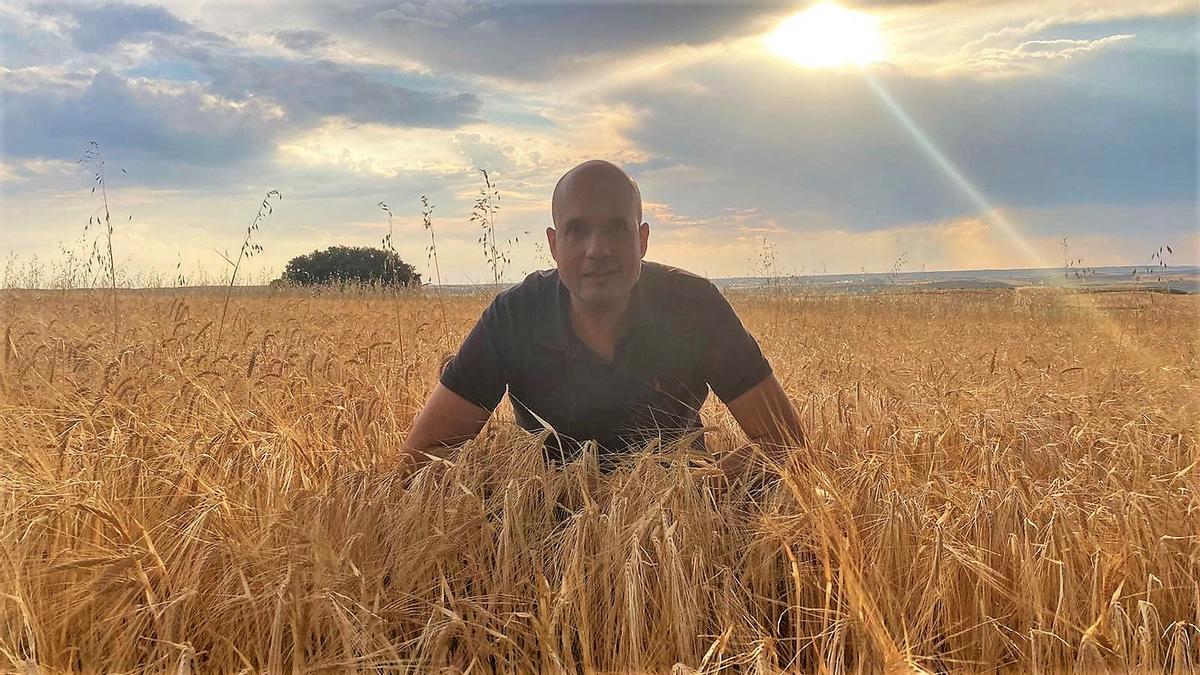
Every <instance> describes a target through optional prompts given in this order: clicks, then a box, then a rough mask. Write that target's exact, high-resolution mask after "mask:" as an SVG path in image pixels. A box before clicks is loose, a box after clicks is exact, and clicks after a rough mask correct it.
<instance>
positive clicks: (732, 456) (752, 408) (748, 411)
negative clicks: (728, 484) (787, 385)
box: [718, 373, 804, 478]
mask: <svg viewBox="0 0 1200 675" xmlns="http://www.w3.org/2000/svg"><path fill="white" fill-rule="evenodd" d="M725 405H726V407H728V408H729V412H730V414H732V415H733V418H734V419H735V420H737V423H738V425H739V426H741V427H742V431H744V432H746V436H747V438H748V439H749V441H750V444H749V445H745V446H742V447H741V448H738V449H737V450H735V451H734V452H731V453H729V454H728V455H726V456H725V457H724V458H722V459H721V461H720V462H719V464H718V466H719V467H720V468H721V470H722V471H723V472H724V473H725V475H726V476H728V477H730V478H737V477H739V476H742V475H744V474H745V473H746V471H748V470H749V469H750V468H752V467H753V466H754V465H755V463H756V460H758V458H759V453H760V452H761V454H762V455H763V456H765V458H766V459H768V460H770V461H772V462H776V463H778V462H782V461H784V460H785V458H786V456H787V451H788V450H789V449H792V448H799V447H803V446H804V430H803V429H802V428H801V426H800V418H799V416H798V415H797V414H796V409H795V408H794V407H793V406H792V402H791V400H789V399H788V397H787V393H785V392H784V390H783V386H782V385H781V384H780V383H779V380H778V379H777V378H776V377H775V374H774V373H771V374H769V375H767V376H766V377H765V378H763V380H762V381H761V382H759V383H758V384H756V385H754V386H753V387H751V388H750V389H749V390H747V391H746V393H744V394H742V395H741V396H738V397H737V398H735V399H734V400H732V401H728V402H727V403H726V404H725Z"/></svg>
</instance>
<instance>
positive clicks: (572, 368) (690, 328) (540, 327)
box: [441, 262, 771, 464]
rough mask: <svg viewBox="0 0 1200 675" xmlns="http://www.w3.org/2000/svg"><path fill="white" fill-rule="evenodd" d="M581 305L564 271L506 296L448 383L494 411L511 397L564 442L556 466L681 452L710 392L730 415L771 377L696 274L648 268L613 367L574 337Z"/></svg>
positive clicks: (536, 425)
mask: <svg viewBox="0 0 1200 675" xmlns="http://www.w3.org/2000/svg"><path fill="white" fill-rule="evenodd" d="M570 300H571V298H570V293H569V291H567V289H566V287H565V286H563V285H562V283H561V281H560V280H559V276H558V270H546V271H540V272H534V273H533V274H530V275H529V276H528V277H526V278H525V280H524V281H522V282H521V283H520V284H517V285H516V286H513V287H512V288H509V289H507V290H505V291H504V292H502V293H500V294H499V295H498V296H496V299H495V300H494V301H493V302H492V304H491V305H490V306H489V307H488V308H487V309H486V310H485V311H484V313H483V316H482V317H480V319H479V320H478V322H476V324H475V327H474V328H473V329H472V330H471V333H470V334H469V335H468V336H467V338H466V340H465V341H464V342H463V344H462V347H461V348H460V349H459V351H458V354H457V355H456V356H455V357H454V358H453V359H452V360H451V361H450V363H449V364H447V366H446V368H445V370H444V371H443V372H442V376H441V382H442V384H443V385H444V386H446V388H448V389H450V390H451V391H453V392H455V393H456V394H458V395H459V396H462V397H463V398H465V399H467V400H468V401H471V402H472V403H475V404H477V405H479V406H481V407H484V408H487V409H488V410H493V409H494V408H495V407H496V405H498V404H499V402H500V399H501V398H502V397H503V396H504V392H505V388H506V387H507V390H508V396H509V400H510V401H511V402H512V404H513V409H514V411H515V413H516V418H517V422H518V423H519V424H520V425H521V426H522V427H524V428H525V429H527V430H529V431H531V432H538V431H541V430H542V429H543V426H542V423H541V422H540V421H539V420H538V418H539V417H540V418H541V419H542V420H545V421H546V422H547V423H548V424H549V425H550V426H551V427H552V428H553V429H554V430H555V431H556V432H557V433H558V436H559V437H560V439H561V441H560V440H559V439H556V438H555V437H554V436H553V435H551V437H550V438H549V439H547V441H546V457H547V459H548V460H551V461H554V462H561V461H564V460H570V459H572V458H574V457H575V456H576V455H577V453H578V451H579V446H580V444H581V443H582V442H583V441H586V440H589V439H595V440H596V441H597V443H598V446H599V452H600V458H601V461H602V463H604V464H609V463H610V461H611V460H612V459H614V458H615V456H617V455H619V454H621V453H623V452H626V451H628V450H630V449H638V448H641V447H643V446H644V445H645V443H647V442H648V441H649V440H651V439H652V438H656V437H658V438H661V439H662V440H663V441H664V442H670V441H671V440H672V439H674V438H677V437H678V436H680V435H682V434H685V433H687V432H688V431H689V430H695V429H697V428H699V427H700V407H701V405H702V404H703V403H704V399H705V398H707V396H708V391H709V388H710V387H711V388H712V391H713V392H714V393H715V394H716V395H717V397H718V398H719V399H721V401H723V402H726V403H728V402H729V401H732V400H734V399H736V398H737V397H738V396H741V395H742V394H743V393H745V392H746V391H747V390H749V389H750V388H751V387H753V386H754V385H756V384H758V383H759V382H761V381H762V380H763V378H765V377H766V376H767V375H769V374H770V373H771V366H770V364H768V363H767V360H766V359H765V358H764V357H763V355H762V352H761V351H760V350H759V348H758V343H757V342H755V340H754V338H753V337H752V336H751V335H750V334H749V333H748V332H747V331H746V329H745V328H744V327H743V326H742V322H741V321H740V320H739V319H738V317H737V314H735V313H734V311H733V308H732V307H730V306H729V303H728V302H727V301H726V300H725V298H724V296H722V295H721V292H720V291H719V290H718V289H717V287H716V286H714V285H713V284H712V282H710V281H708V280H707V279H705V278H703V277H700V276H697V275H695V274H692V273H690V272H685V271H683V270H680V269H676V268H674V267H668V266H666V265H661V264H659V263H653V262H643V263H642V272H641V276H640V278H639V279H638V282H637V284H635V285H634V288H633V292H632V295H631V297H630V304H629V310H628V311H629V314H628V323H627V329H626V331H625V333H624V336H623V337H622V338H621V339H620V340H619V341H618V342H617V345H616V354H615V358H614V360H613V361H612V362H611V363H610V362H607V361H605V360H604V359H602V358H601V357H600V356H599V355H597V354H596V353H595V352H593V351H592V350H591V348H589V347H588V346H587V345H585V344H584V343H583V341H582V340H580V339H579V337H578V336H577V335H576V334H575V331H574V329H573V328H572V327H571V322H570V314H569V311H570ZM701 443H702V441H701Z"/></svg>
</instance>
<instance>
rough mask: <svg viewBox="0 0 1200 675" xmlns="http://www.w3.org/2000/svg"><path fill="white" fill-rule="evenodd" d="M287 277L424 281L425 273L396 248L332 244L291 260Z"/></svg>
mask: <svg viewBox="0 0 1200 675" xmlns="http://www.w3.org/2000/svg"><path fill="white" fill-rule="evenodd" d="M283 280H284V281H286V282H288V283H293V284H328V283H345V282H361V283H380V284H389V285H390V284H399V285H403V286H410V285H411V286H419V285H421V275H420V274H419V273H418V272H417V271H416V269H415V268H414V267H413V266H412V265H409V264H408V263H406V262H404V261H403V260H401V259H400V256H398V255H396V254H395V253H394V252H390V251H384V250H381V249H377V248H368V247H365V246H330V247H329V248H327V249H325V250H324V251H313V252H312V253H309V254H307V255H301V256H296V257H295V258H292V259H291V260H289V261H288V264H287V267H286V268H284V271H283Z"/></svg>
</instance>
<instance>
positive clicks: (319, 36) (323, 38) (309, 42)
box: [272, 29, 334, 52]
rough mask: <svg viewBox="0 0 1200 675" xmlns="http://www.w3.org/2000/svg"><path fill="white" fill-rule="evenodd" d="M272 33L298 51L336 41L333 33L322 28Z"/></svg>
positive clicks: (310, 49)
mask: <svg viewBox="0 0 1200 675" xmlns="http://www.w3.org/2000/svg"><path fill="white" fill-rule="evenodd" d="M272 35H273V36H274V38H275V41H276V42H278V43H279V44H281V45H283V46H284V47H287V48H288V49H291V50H294V51H297V52H311V51H314V50H316V49H318V48H321V47H328V46H330V45H332V44H333V43H334V39H333V36H332V35H330V34H329V33H326V32H325V31H320V30H300V29H291V30H277V31H275V32H274V33H272Z"/></svg>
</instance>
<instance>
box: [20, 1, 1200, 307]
mask: <svg viewBox="0 0 1200 675" xmlns="http://www.w3.org/2000/svg"><path fill="white" fill-rule="evenodd" d="M840 7H841V10H839V11H841V12H842V14H841V15H842V16H852V17H854V18H855V20H856V21H857V20H861V21H862V22H865V23H864V25H869V26H871V31H874V32H873V33H871V35H872V36H873V39H875V40H876V42H875V43H873V44H874V45H875V46H876V47H878V48H879V52H878V53H876V54H874V55H873V56H872V57H871V58H870V59H869V61H868V62H866V63H851V64H848V65H840V66H839V65H834V66H833V67H826V66H824V65H814V64H813V63H807V64H802V63H798V62H797V61H796V60H795V59H794V58H789V57H788V54H789V53H790V52H785V51H781V50H780V49H776V48H774V47H773V45H778V44H779V41H778V40H776V41H774V42H772V41H771V40H770V39H769V38H768V36H772V35H775V36H778V35H779V34H778V33H776V32H775V31H776V29H777V27H778V26H780V25H781V23H783V22H784V21H786V20H788V19H789V17H792V16H794V15H796V14H797V13H800V12H803V11H805V10H808V9H809V8H810V3H804V2H801V3H795V2H719V3H718V2H710V3H684V2H675V1H666V0H664V1H660V2H654V3H645V2H603V3H600V2H578V1H575V0H560V1H558V2H504V3H500V2H477V1H475V0H446V1H440V2H439V1H430V2H419V1H415V0H414V1H408V2H396V1H394V0H390V1H380V0H350V1H347V2H323V1H316V2H314V1H311V0H299V1H292V2H287V3H284V2H254V1H252V0H240V1H238V2H230V1H225V0H218V1H206V0H171V1H169V2H163V3H157V4H127V3H121V2H116V3H112V4H99V3H96V2H86V3H78V2H70V1H64V2H47V3H25V2H21V1H19V0H18V1H16V2H14V1H11V0H9V1H7V2H4V3H0V45H2V47H0V49H2V50H3V51H2V53H0V110H2V114H3V125H2V136H0V255H3V256H5V258H6V260H7V261H8V264H9V265H12V264H13V261H16V264H17V265H18V266H19V265H22V264H25V265H28V264H30V261H33V260H36V261H39V263H40V264H42V265H44V266H46V267H47V269H49V268H51V267H52V266H54V265H56V264H57V265H62V264H64V262H65V260H66V259H67V256H68V254H69V252H75V254H76V255H86V254H87V252H88V251H90V250H91V246H92V243H93V242H94V237H95V235H96V234H97V228H95V227H87V228H85V226H86V225H88V221H89V218H91V217H92V216H93V215H95V214H96V213H97V212H98V211H97V209H99V208H101V206H102V203H101V201H100V199H101V197H100V193H99V192H97V193H95V194H93V193H92V191H91V188H92V185H93V182H92V181H93V177H94V174H95V165H94V163H93V162H90V161H86V160H85V161H83V162H80V161H78V160H80V158H81V157H82V156H83V153H84V151H85V150H86V149H87V148H88V146H89V142H91V141H96V142H97V143H98V147H99V149H100V153H101V156H102V157H103V160H104V173H105V177H106V187H107V196H108V201H109V208H110V212H111V214H112V222H113V223H114V235H113V248H114V255H115V257H116V259H117V262H118V266H119V267H120V268H121V269H122V270H123V271H124V272H125V273H126V274H128V275H130V276H131V277H132V276H134V275H142V277H140V278H146V277H145V275H149V274H151V273H158V274H160V275H162V276H163V277H166V278H168V279H170V278H173V277H174V276H176V275H178V274H183V275H184V276H185V277H186V278H188V279H189V280H190V281H191V282H199V281H201V280H215V279H218V278H219V277H220V276H221V275H222V274H223V273H224V272H225V270H226V268H227V263H226V262H225V261H224V259H223V256H229V255H236V253H237V251H238V250H239V249H240V247H241V244H242V239H243V237H244V235H245V233H246V228H247V226H248V225H249V224H250V222H251V221H252V220H253V219H254V217H255V215H256V213H257V210H258V207H259V205H260V203H261V202H262V200H263V195H264V194H265V193H266V192H267V191H269V190H278V191H279V192H280V193H281V194H282V196H283V199H282V200H280V201H278V202H277V203H275V204H274V205H273V210H272V212H271V214H270V215H269V216H267V217H266V218H265V219H264V220H263V221H262V223H261V226H260V228H259V230H258V231H257V232H256V233H255V241H256V242H257V243H258V244H259V245H261V247H262V251H261V252H260V253H258V254H257V255H256V256H255V258H253V259H252V260H250V261H249V262H248V263H247V265H246V267H245V268H244V269H245V272H243V273H242V274H244V275H245V278H248V279H259V280H265V279H269V278H271V277H274V276H277V275H278V274H279V272H280V270H281V269H282V267H283V265H284V264H285V263H286V262H287V260H289V259H290V258H292V257H294V256H297V255H301V254H304V253H308V252H311V251H313V250H316V249H322V248H325V247H327V246H331V245H338V244H340V245H351V246H379V245H380V244H381V242H382V240H383V237H385V236H386V235H387V234H388V232H389V222H388V215H387V213H385V212H384V211H383V210H382V209H380V208H379V206H378V204H379V202H381V201H382V202H385V203H386V204H388V206H389V207H390V210H391V212H392V214H393V218H392V221H391V224H390V227H391V228H392V229H391V232H392V241H393V242H394V245H395V247H396V248H397V249H398V250H399V252H400V254H401V256H402V257H403V258H404V259H405V260H406V261H408V262H410V263H412V264H414V265H415V266H416V267H417V269H418V270H419V271H421V272H422V273H423V274H424V276H425V278H426V279H433V278H434V272H433V268H432V265H430V261H429V259H428V247H429V244H430V232H429V231H428V230H426V229H425V228H424V227H423V225H422V214H421V197H422V196H426V197H427V198H428V200H429V202H430V203H431V204H433V206H434V208H433V214H432V222H433V230H432V232H433V236H434V237H435V242H436V250H437V254H438V262H439V265H438V267H439V268H440V276H441V281H442V282H444V283H455V284H457V283H471V282H482V281H489V280H490V279H491V275H492V272H491V270H490V268H489V263H488V260H487V258H486V256H485V255H484V253H483V251H482V249H481V247H480V245H479V242H478V238H479V235H480V227H479V225H478V223H477V222H472V221H471V220H470V216H471V213H472V207H473V205H474V202H475V199H476V198H477V197H478V196H479V195H480V190H481V188H482V187H483V185H484V183H483V173H482V172H481V171H480V170H481V169H483V170H486V171H487V173H488V175H489V177H490V178H491V180H492V181H493V182H494V183H495V185H496V187H497V190H498V191H499V195H500V202H499V203H500V209H499V211H498V214H497V218H496V229H497V234H498V235H499V239H500V240H501V249H502V250H505V251H507V253H508V255H509V259H510V260H511V262H510V264H509V266H508V267H507V269H506V271H505V279H506V280H507V281H516V280H519V279H520V278H521V277H522V276H523V275H524V274H525V273H528V272H529V271H532V270H534V269H544V268H548V267H552V266H553V261H552V260H551V259H550V257H549V254H548V251H547V249H546V244H545V229H546V227H547V226H549V225H551V220H550V195H551V193H552V191H553V187H554V184H555V182H556V181H557V180H558V178H559V177H560V176H561V175H562V174H563V173H564V172H566V171H567V170H568V169H570V168H571V167H572V166H574V165H576V164H578V163H579V162H582V161H584V160H587V159H592V158H603V159H607V160H609V161H612V162H614V163H616V164H618V165H619V166H621V167H623V168H624V169H625V170H626V171H627V172H628V173H629V174H630V175H631V176H632V177H633V178H634V179H635V180H636V181H637V183H638V185H639V187H640V189H641V192H642V196H643V200H644V220H645V221H646V222H648V223H649V224H650V228H651V235H650V247H649V252H648V254H647V256H646V257H647V259H650V260H658V261H661V262H665V263H668V264H671V265H675V266H677V267H681V268H684V269H689V270H692V271H694V272H697V273H701V274H704V275H706V276H709V277H714V278H715V277H729V276H742V275H753V274H756V273H761V272H763V271H764V265H763V263H762V260H763V254H764V253H770V254H771V255H773V259H774V268H775V272H776V273H779V274H813V273H822V272H826V273H830V274H833V273H848V272H860V271H867V272H884V271H889V270H891V269H893V268H895V267H897V266H899V267H900V268H901V269H903V270H921V269H927V270H931V271H932V270H955V269H984V268H986V269H996V268H1013V267H1038V266H1060V265H1062V264H1063V261H1064V257H1069V258H1071V259H1073V260H1075V259H1079V260H1082V263H1081V264H1082V266H1101V265H1136V264H1144V263H1146V262H1148V261H1149V259H1150V255H1151V253H1152V252H1153V251H1156V250H1157V249H1158V247H1160V246H1163V245H1170V246H1171V247H1172V250H1173V251H1174V254H1173V257H1171V258H1170V260H1169V262H1171V263H1172V264H1180V265H1183V264H1189V265H1194V264H1197V263H1200V235H1198V230H1197V228H1198V225H1197V223H1198V206H1197V192H1198V176H1197V163H1198V161H1197V156H1198V155H1197V153H1198V150H1197V148H1198V146H1197V113H1198V106H1197V53H1198V52H1197V27H1198V16H1197V5H1196V4H1195V3H1194V2H1191V1H1177V0H1141V1H1139V2H1136V3H1132V2H1128V0H1090V1H1084V0H1044V1H1041V2H1037V3H1031V2H1027V1H1024V0H1022V1H1006V0H997V1H994V2H986V3H984V2H974V1H960V0H945V1H938V0H920V1H917V2H888V1H883V0H877V1H874V2H857V3H855V2H849V1H847V2H843V3H840ZM826 9H827V8H826ZM806 16H808V15H806ZM817 28H818V30H817V31H816V32H815V33H814V32H812V31H810V32H809V33H808V35H807V37H806V36H804V35H800V36H797V35H790V38H789V37H787V36H785V38H784V40H785V42H786V41H787V40H788V39H790V40H791V42H792V47H795V48H797V49H801V50H803V49H806V48H807V49H810V51H811V49H817V50H818V51H817V55H818V56H822V55H823V52H821V51H820V50H830V49H834V50H837V49H847V47H845V45H847V44H852V43H854V41H853V39H852V38H856V37H859V36H858V35H857V34H847V35H842V34H840V33H837V32H836V31H834V32H833V33H832V34H831V33H830V31H829V30H826V29H824V27H823V25H819V26H817ZM827 35H828V36H829V37H830V39H828V40H826V39H824V37H825V36H827ZM814 36H815V37H814ZM822 45H825V46H822ZM850 56H851V58H852V60H853V59H854V56H855V54H854V53H853V52H851V53H850ZM1064 238H1066V244H1067V245H1066V249H1065V251H1064V245H1063V239H1064Z"/></svg>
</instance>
